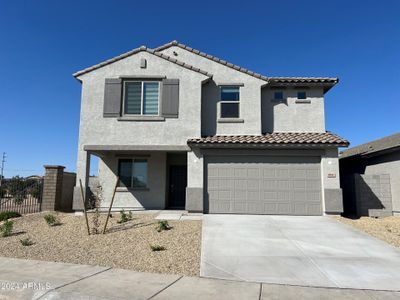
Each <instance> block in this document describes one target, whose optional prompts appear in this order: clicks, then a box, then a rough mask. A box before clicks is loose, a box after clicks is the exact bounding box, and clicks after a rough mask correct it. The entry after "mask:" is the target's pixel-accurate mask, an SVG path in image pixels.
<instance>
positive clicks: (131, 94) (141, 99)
mask: <svg viewBox="0 0 400 300" xmlns="http://www.w3.org/2000/svg"><path fill="white" fill-rule="evenodd" d="M124 87H125V89H124V113H125V114H131V115H158V102H159V101H158V99H159V94H160V93H159V91H160V83H159V82H156V81H126V82H125V85H124Z"/></svg>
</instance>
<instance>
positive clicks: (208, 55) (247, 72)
mask: <svg viewBox="0 0 400 300" xmlns="http://www.w3.org/2000/svg"><path fill="white" fill-rule="evenodd" d="M172 46H177V47H179V48H182V49H185V50H187V51H189V52H192V53H195V54H197V55H199V56H202V57H205V58H208V59H210V60H212V61H215V62H217V63H220V64H222V65H224V66H227V67H229V68H232V69H234V70H236V71H239V72H242V73H245V74H248V75H250V76H253V77H256V78H258V79H261V80H265V81H268V77H267V76H264V75H261V74H258V73H255V72H253V71H250V70H247V69H246V68H242V67H240V66H238V65H234V64H232V63H230V62H227V61H225V60H223V59H220V58H218V57H216V56H213V55H210V54H207V53H204V52H201V51H200V50H196V49H193V48H192V47H189V46H186V45H184V44H182V43H179V42H178V41H172V42H169V43H167V44H165V45H162V46H160V47H157V48H155V49H154V50H155V51H162V50H164V49H167V48H169V47H172Z"/></svg>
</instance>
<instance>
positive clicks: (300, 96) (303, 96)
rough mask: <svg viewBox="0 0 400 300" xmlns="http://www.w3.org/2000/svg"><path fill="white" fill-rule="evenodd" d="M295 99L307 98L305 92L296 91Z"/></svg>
mask: <svg viewBox="0 0 400 300" xmlns="http://www.w3.org/2000/svg"><path fill="white" fill-rule="evenodd" d="M297 99H307V95H306V92H297Z"/></svg>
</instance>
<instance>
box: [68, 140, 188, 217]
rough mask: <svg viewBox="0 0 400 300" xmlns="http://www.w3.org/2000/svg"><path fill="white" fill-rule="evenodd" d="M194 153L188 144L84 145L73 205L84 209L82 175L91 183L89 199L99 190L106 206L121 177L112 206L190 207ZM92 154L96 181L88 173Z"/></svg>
mask: <svg viewBox="0 0 400 300" xmlns="http://www.w3.org/2000/svg"><path fill="white" fill-rule="evenodd" d="M192 155H193V154H192V153H191V152H190V151H189V148H188V147H187V146H146V147H142V146H119V147H113V146H85V147H84V151H82V152H81V153H80V156H81V157H79V158H78V159H79V161H78V170H77V171H78V176H77V184H76V187H75V192H74V206H73V208H74V210H81V209H82V200H81V193H80V186H79V179H81V180H82V184H83V185H84V186H85V187H88V188H85V189H84V190H85V191H86V199H88V197H89V196H90V194H91V193H94V194H98V195H99V198H100V199H101V204H100V208H101V209H102V210H103V209H105V208H108V207H109V205H110V201H111V199H112V196H113V193H114V189H115V185H116V184H117V178H119V182H118V184H117V188H116V193H115V198H114V203H113V210H121V209H125V210H160V209H187V205H186V189H187V187H188V176H189V174H190V173H191V172H190V171H189V168H188V165H189V166H190V165H193V163H188V160H189V161H192V162H193V159H191V157H192ZM92 156H96V157H98V180H96V182H92V180H90V179H91V178H90V176H89V175H90V167H91V166H90V164H91V158H92ZM191 169H193V168H191ZM192 174H193V172H192ZM189 180H190V179H189ZM192 182H193V180H192Z"/></svg>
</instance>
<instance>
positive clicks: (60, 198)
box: [41, 165, 76, 211]
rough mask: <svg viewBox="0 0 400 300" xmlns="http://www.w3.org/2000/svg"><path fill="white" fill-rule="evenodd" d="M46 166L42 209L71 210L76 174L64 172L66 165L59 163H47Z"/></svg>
mask: <svg viewBox="0 0 400 300" xmlns="http://www.w3.org/2000/svg"><path fill="white" fill-rule="evenodd" d="M44 168H45V175H44V182H43V196H42V208H41V210H42V211H56V210H61V211H71V209H72V196H73V187H74V184H75V180H76V174H75V173H68V172H64V168H65V167H63V166H58V165H46V166H44Z"/></svg>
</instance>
